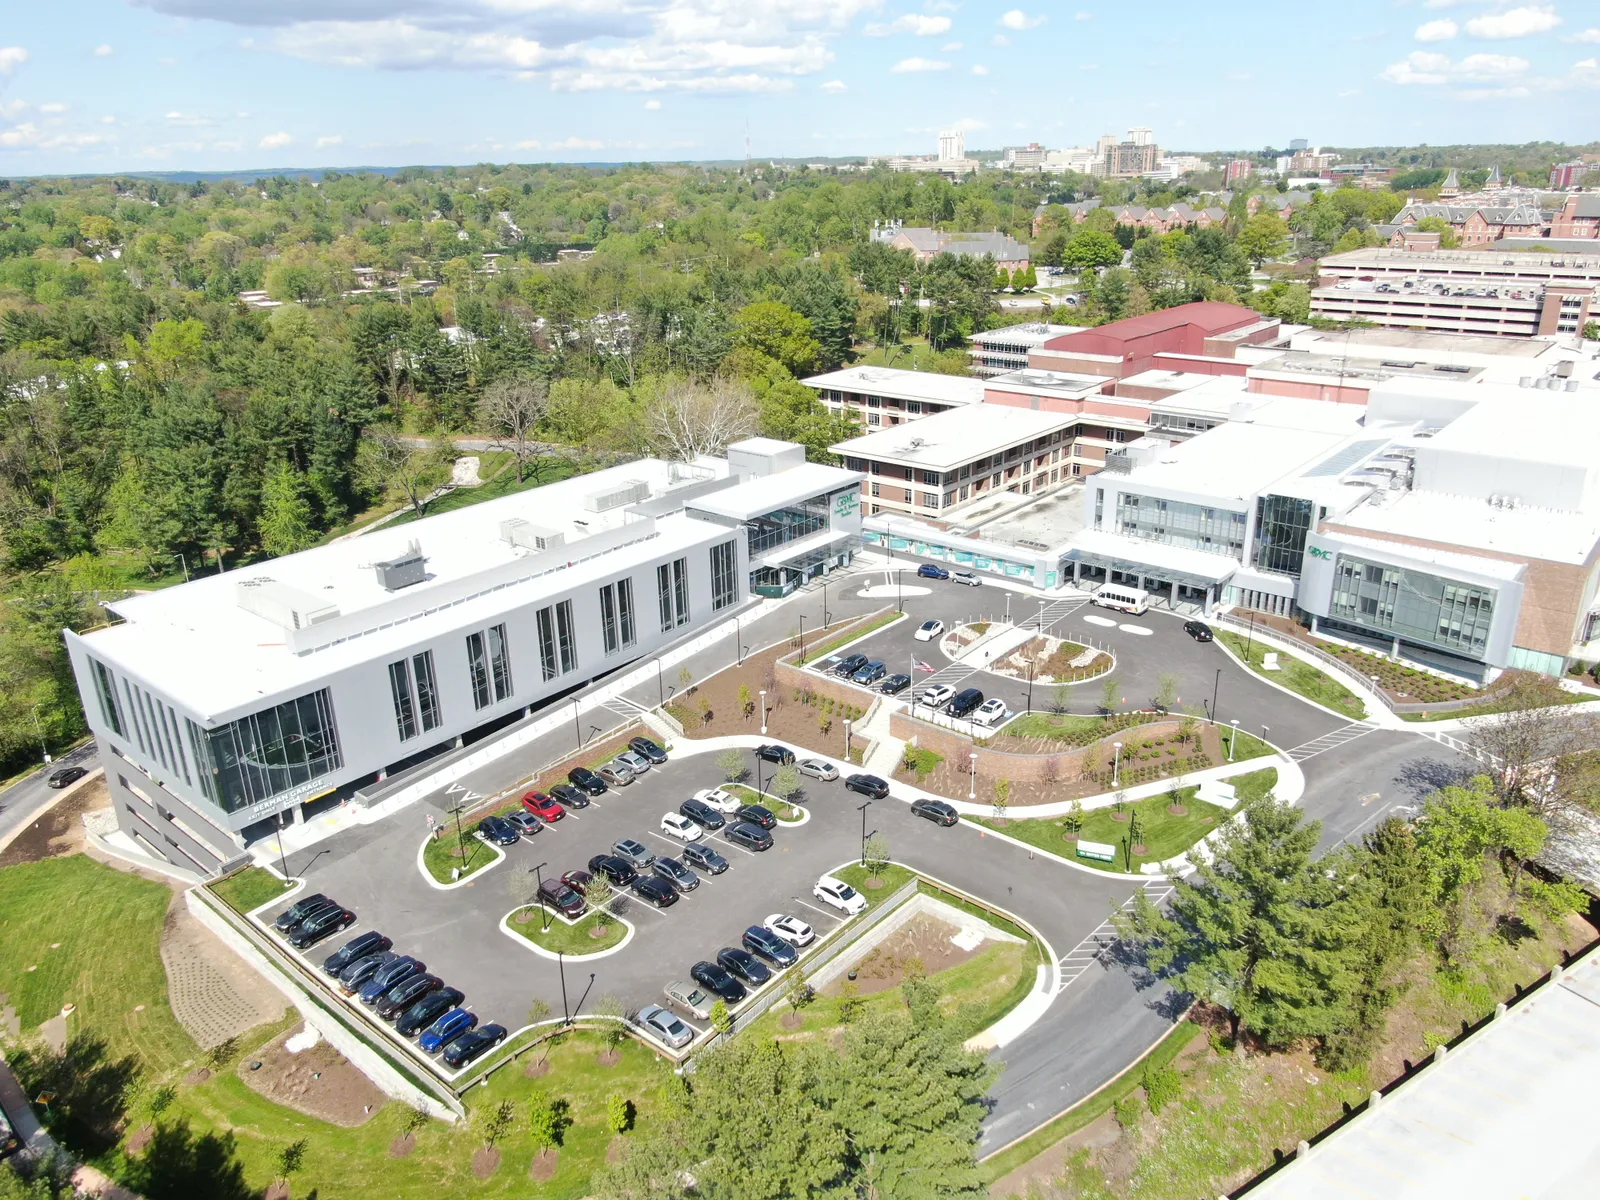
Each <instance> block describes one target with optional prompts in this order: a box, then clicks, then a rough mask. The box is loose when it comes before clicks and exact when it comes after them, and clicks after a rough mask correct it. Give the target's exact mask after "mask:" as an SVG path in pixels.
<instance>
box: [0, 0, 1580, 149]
mask: <svg viewBox="0 0 1600 1200" xmlns="http://www.w3.org/2000/svg"><path fill="white" fill-rule="evenodd" d="M1262 8H1263V9H1264V10H1265V11H1262V12H1260V13H1255V12H1250V13H1241V12H1239V10H1238V9H1236V8H1235V9H1229V8H1226V7H1220V8H1218V7H1213V8H1210V9H1197V8H1196V7H1195V6H1193V5H1182V6H1180V5H1178V4H1176V3H1170V2H1168V0H1159V2H1156V3H1146V4H1142V5H1138V6H1129V5H1118V6H1112V5H1106V4H1103V3H1099V2H1098V0H1081V2H1080V4H1079V5H1078V6H1073V5H1054V4H1045V3H1042V2H1039V3H1032V4H1028V5H1025V6H1024V7H1020V8H1019V7H1016V6H1015V5H1014V4H1012V3H1006V2H1003V0H1002V2H1000V3H978V2H972V0H965V2H962V3H955V2H952V0H928V2H925V3H921V4H897V3H890V2H888V0H883V2H876V3H875V2H872V0H57V2H56V3H54V4H46V3H35V4H31V5H23V4H21V3H18V2H17V0H13V3H12V4H10V5H8V10H9V11H8V12H7V16H6V20H5V22H4V24H3V25H0V174H4V175H37V174H51V173H58V172H59V173H96V172H116V171H176V170H197V171H226V170H230V169H269V168H273V167H278V166H283V167H302V168H303V167H337V166H355V165H401V164H405V163H431V164H450V163H456V164H468V163H473V162H480V161H496V162H505V161H518V162H547V161H553V162H594V161H631V160H643V159H669V160H677V159H729V158H739V157H742V156H743V154H744V152H745V136H746V128H747V127H748V130H749V139H750V142H749V145H750V152H751V154H752V156H753V157H755V158H757V159H765V158H769V157H782V158H806V157H813V156H814V157H819V158H820V157H841V156H859V155H866V154H888V153H932V152H933V150H934V148H935V144H936V139H937V135H938V131H939V130H940V129H941V128H959V129H961V130H962V131H963V132H964V133H965V135H966V139H967V144H968V145H969V146H974V147H978V146H981V147H1000V146H1003V145H1012V144H1018V143H1026V142H1031V141H1037V142H1041V143H1044V144H1046V145H1048V146H1051V147H1067V146H1075V145H1084V144H1092V141H1093V139H1094V138H1095V137H1097V136H1098V135H1099V134H1102V133H1116V134H1118V135H1121V134H1123V133H1124V132H1125V131H1126V130H1127V129H1128V127H1129V126H1133V125H1147V126H1150V127H1151V128H1153V129H1154V130H1155V132H1156V137H1157V139H1158V140H1159V142H1160V143H1161V145H1162V146H1163V147H1168V148H1171V149H1175V150H1221V149H1258V148H1260V147H1263V146H1267V145H1273V146H1283V145H1286V144H1287V143H1288V142H1289V140H1290V139H1292V138H1300V137H1303V138H1307V139H1308V140H1309V141H1310V142H1311V143H1312V144H1313V145H1315V144H1327V145H1412V144H1417V143H1421V142H1427V143H1431V144H1435V145H1442V144H1449V143H1455V142H1509V143H1520V142H1527V141H1542V140H1550V141H1566V142H1583V141H1588V140H1590V139H1592V138H1593V137H1594V136H1595V134H1596V129H1595V125H1594V120H1593V117H1594V114H1595V112H1596V111H1600V64H1597V56H1600V6H1597V5H1596V4H1594V3H1593V0H1586V2H1584V3H1573V2H1568V3H1564V4H1529V3H1500V4H1492V3H1483V2H1481V0H1479V2H1465V0H1353V2H1350V3H1346V4H1344V5H1338V6H1335V5H1319V6H1315V7H1310V6H1300V5H1279V6H1272V7H1270V8H1268V7H1267V6H1262Z"/></svg>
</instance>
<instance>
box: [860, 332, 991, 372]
mask: <svg viewBox="0 0 1600 1200" xmlns="http://www.w3.org/2000/svg"><path fill="white" fill-rule="evenodd" d="M856 353H857V354H858V355H860V357H859V358H858V359H857V361H856V364H855V365H857V366H861V367H893V368H895V370H897V371H934V372H937V371H939V368H940V366H941V365H945V366H948V367H956V366H959V367H961V370H960V371H956V372H947V373H954V374H959V375H966V374H968V373H969V372H968V370H967V366H968V364H969V363H970V362H971V359H970V358H969V357H968V355H967V352H966V351H965V350H935V349H934V348H933V347H932V346H930V345H928V343H927V342H925V341H923V340H922V339H921V338H914V339H908V340H907V341H905V342H904V343H902V344H900V345H898V346H889V347H887V348H885V347H882V346H873V347H870V348H866V347H862V346H857V347H856Z"/></svg>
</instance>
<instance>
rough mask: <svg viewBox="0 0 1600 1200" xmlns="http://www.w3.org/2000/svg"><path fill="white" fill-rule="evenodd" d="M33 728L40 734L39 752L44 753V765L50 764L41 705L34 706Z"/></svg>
mask: <svg viewBox="0 0 1600 1200" xmlns="http://www.w3.org/2000/svg"><path fill="white" fill-rule="evenodd" d="M33 728H34V730H35V731H36V732H37V733H38V734H39V753H40V754H42V755H44V765H45V766H47V767H48V766H49V765H50V747H49V746H47V745H46V744H45V740H44V725H43V724H42V723H41V722H40V720H39V706H38V705H37V704H35V705H34V706H33Z"/></svg>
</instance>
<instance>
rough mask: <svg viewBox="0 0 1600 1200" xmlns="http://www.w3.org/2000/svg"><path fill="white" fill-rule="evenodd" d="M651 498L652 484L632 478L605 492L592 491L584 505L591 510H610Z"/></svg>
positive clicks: (584, 500)
mask: <svg viewBox="0 0 1600 1200" xmlns="http://www.w3.org/2000/svg"><path fill="white" fill-rule="evenodd" d="M649 498H650V485H649V484H648V483H646V482H645V481H644V480H642V479H630V480H628V481H627V482H626V483H622V484H619V485H617V486H616V487H613V488H607V489H606V490H605V491H603V492H591V493H590V494H589V495H587V496H585V497H584V498H583V507H584V508H585V509H586V510H588V511H589V512H593V513H601V512H610V511H611V510H612V509H613V508H621V507H622V506H623V505H625V504H637V503H639V501H641V500H648V499H649Z"/></svg>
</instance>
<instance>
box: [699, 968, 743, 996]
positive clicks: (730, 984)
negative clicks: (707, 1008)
mask: <svg viewBox="0 0 1600 1200" xmlns="http://www.w3.org/2000/svg"><path fill="white" fill-rule="evenodd" d="M689 978H690V979H693V980H694V981H695V982H696V983H698V984H699V985H700V986H701V987H703V988H705V989H706V991H708V992H715V993H716V994H717V995H718V996H721V997H722V999H723V1000H725V1001H727V1003H729V1004H737V1003H739V1001H741V1000H743V999H744V998H745V994H746V993H745V990H744V984H742V983H740V982H739V981H738V980H737V979H735V978H734V977H733V976H732V975H730V974H729V973H728V972H727V971H726V970H724V969H723V968H722V967H719V966H718V965H717V964H716V963H714V962H704V961H701V962H697V963H695V965H694V966H692V967H690V968H689Z"/></svg>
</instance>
